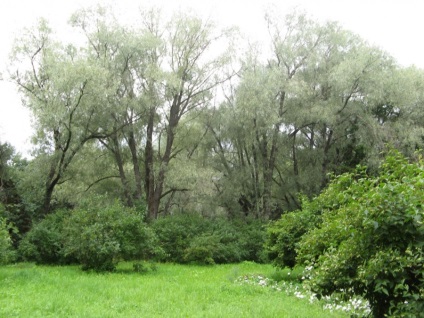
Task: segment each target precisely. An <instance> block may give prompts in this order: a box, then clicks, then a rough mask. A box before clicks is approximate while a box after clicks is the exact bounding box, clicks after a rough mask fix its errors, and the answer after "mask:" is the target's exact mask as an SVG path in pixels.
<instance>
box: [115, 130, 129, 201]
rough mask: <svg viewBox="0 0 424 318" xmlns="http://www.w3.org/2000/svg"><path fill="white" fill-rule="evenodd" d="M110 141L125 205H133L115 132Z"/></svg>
mask: <svg viewBox="0 0 424 318" xmlns="http://www.w3.org/2000/svg"><path fill="white" fill-rule="evenodd" d="M112 142H113V155H114V156H115V162H116V164H117V165H118V170H119V177H120V179H121V183H122V187H123V190H124V197H125V200H126V201H127V205H128V206H133V205H134V202H133V200H132V195H131V191H130V187H129V183H128V180H127V177H126V175H125V170H124V162H123V160H122V156H121V150H120V147H119V140H118V137H117V136H116V134H115V135H113V136H112Z"/></svg>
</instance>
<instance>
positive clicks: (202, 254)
mask: <svg viewBox="0 0 424 318" xmlns="http://www.w3.org/2000/svg"><path fill="white" fill-rule="evenodd" d="M152 227H153V229H154V230H155V232H156V234H157V236H158V238H159V241H160V246H161V248H162V249H163V250H164V251H165V253H166V257H165V260H166V261H172V262H176V263H197V264H215V263H217V264H219V263H236V262H240V261H244V260H249V261H255V262H264V261H265V260H266V255H265V253H264V249H263V245H264V242H265V236H266V231H265V226H264V224H263V223H262V222H260V221H258V220H237V221H234V220H233V221H229V220H227V219H225V218H203V217H202V216H200V215H198V214H178V215H173V216H168V217H164V218H161V219H158V220H156V221H155V222H154V223H153V224H152Z"/></svg>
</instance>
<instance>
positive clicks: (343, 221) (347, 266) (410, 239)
mask: <svg viewBox="0 0 424 318" xmlns="http://www.w3.org/2000/svg"><path fill="white" fill-rule="evenodd" d="M331 186H333V188H338V189H339V190H340V191H337V192H336V191H334V192H332V193H330V192H328V191H327V192H326V195H327V196H328V195H330V197H328V199H329V201H326V200H323V201H320V202H321V203H322V204H323V205H325V204H327V203H329V202H332V204H333V203H334V202H337V204H336V205H334V206H333V208H331V209H328V208H326V207H325V206H323V213H322V223H321V224H319V225H318V226H317V227H316V228H315V229H312V230H310V231H309V232H307V233H306V234H305V235H304V236H303V237H302V239H301V241H300V242H299V245H298V249H297V252H298V261H299V262H301V263H303V264H305V265H312V266H313V270H312V273H311V278H310V281H309V284H310V287H311V289H312V290H313V291H314V292H316V293H318V294H320V295H329V294H332V293H335V292H340V291H343V293H344V294H346V295H352V294H359V295H362V296H363V297H365V298H366V299H367V300H368V301H369V302H370V304H371V306H372V311H373V315H374V317H385V316H396V317H420V315H421V313H422V312H424V271H423V266H424V252H423V244H424V226H423V216H424V214H423V213H424V212H423V211H424V208H423V204H424V203H423V198H424V162H423V161H422V160H421V159H420V160H418V162H415V163H409V162H408V161H407V159H405V158H404V157H402V156H401V155H400V154H398V153H396V152H391V153H390V155H389V156H388V157H387V158H386V160H385V162H384V163H383V164H382V165H381V168H380V170H379V175H378V176H375V177H372V176H368V175H366V172H365V170H364V169H358V170H357V171H356V172H355V173H350V174H344V175H342V176H340V177H338V178H335V179H334V180H333V181H332V185H331ZM331 186H330V187H331ZM321 199H322V198H318V200H321ZM327 207H328V204H327Z"/></svg>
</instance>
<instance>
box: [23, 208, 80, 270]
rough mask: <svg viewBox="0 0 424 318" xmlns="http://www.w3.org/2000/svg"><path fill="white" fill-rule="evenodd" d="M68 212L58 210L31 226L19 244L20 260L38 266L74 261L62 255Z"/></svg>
mask: <svg viewBox="0 0 424 318" xmlns="http://www.w3.org/2000/svg"><path fill="white" fill-rule="evenodd" d="M69 214H70V211H66V210H59V211H56V212H55V213H52V214H49V215H47V216H46V217H45V218H44V219H43V220H42V221H40V222H38V223H36V224H34V225H33V227H32V228H31V230H30V231H29V232H28V233H26V235H25V236H24V237H23V239H22V240H21V242H20V244H19V248H18V253H19V256H20V258H21V259H22V260H24V261H32V262H36V263H38V264H69V263H72V262H75V259H74V258H72V257H69V256H66V255H65V253H64V249H63V247H64V243H65V237H64V233H63V230H64V228H63V226H64V221H65V219H66V218H67V217H68V216H69Z"/></svg>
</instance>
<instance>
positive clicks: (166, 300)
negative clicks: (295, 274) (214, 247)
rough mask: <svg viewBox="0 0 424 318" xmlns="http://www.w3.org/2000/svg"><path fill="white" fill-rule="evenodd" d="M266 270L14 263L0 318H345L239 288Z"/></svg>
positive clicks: (0, 290) (7, 271) (1, 271)
mask: <svg viewBox="0 0 424 318" xmlns="http://www.w3.org/2000/svg"><path fill="white" fill-rule="evenodd" d="M143 269H147V266H146V267H143ZM274 272H275V269H274V268H273V267H272V266H271V265H263V264H256V263H252V262H243V263H240V264H227V265H214V266H196V265H176V264H158V265H157V266H155V267H153V270H152V269H151V268H148V270H147V271H143V270H142V271H141V272H135V271H134V270H133V264H132V263H121V264H120V265H119V266H118V268H117V270H116V271H115V272H113V273H96V272H83V271H81V270H80V268H79V267H78V266H39V265H35V264H32V263H19V264H15V265H8V266H1V267H0V317H87V318H88V317H102V318H106V317H261V318H262V317H326V318H328V317H330V318H331V317H348V314H346V313H343V312H336V311H334V312H331V311H329V310H324V309H323V305H322V303H320V302H318V301H315V302H313V303H310V301H309V300H308V299H307V298H303V299H301V298H299V297H296V296H295V295H288V294H287V293H286V292H284V291H282V290H280V289H276V288H270V287H269V286H264V285H265V284H264V283H263V282H264V281H265V279H264V280H263V281H262V280H261V281H259V283H258V284H249V283H243V281H244V278H247V277H259V278H260V277H264V278H265V277H270V276H272V274H273V273H274Z"/></svg>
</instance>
